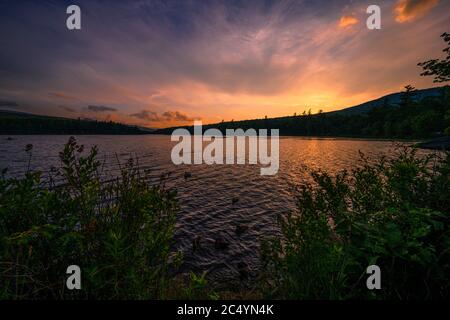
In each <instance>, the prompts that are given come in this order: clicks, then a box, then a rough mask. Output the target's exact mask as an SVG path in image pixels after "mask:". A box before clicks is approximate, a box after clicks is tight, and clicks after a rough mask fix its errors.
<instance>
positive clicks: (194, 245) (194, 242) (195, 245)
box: [192, 236, 202, 252]
mask: <svg viewBox="0 0 450 320" xmlns="http://www.w3.org/2000/svg"><path fill="white" fill-rule="evenodd" d="M201 241H202V237H201V236H196V237H195V238H194V240H192V252H195V251H197V250H198V249H200V247H201Z"/></svg>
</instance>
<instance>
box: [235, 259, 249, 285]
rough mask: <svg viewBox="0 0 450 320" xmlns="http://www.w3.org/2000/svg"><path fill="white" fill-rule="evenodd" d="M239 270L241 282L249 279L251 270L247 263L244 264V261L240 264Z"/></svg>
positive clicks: (238, 265)
mask: <svg viewBox="0 0 450 320" xmlns="http://www.w3.org/2000/svg"><path fill="white" fill-rule="evenodd" d="M237 269H238V272H239V279H240V280H241V281H242V280H246V279H248V277H249V275H250V270H249V268H248V265H247V264H246V263H245V262H243V261H241V262H238V264H237Z"/></svg>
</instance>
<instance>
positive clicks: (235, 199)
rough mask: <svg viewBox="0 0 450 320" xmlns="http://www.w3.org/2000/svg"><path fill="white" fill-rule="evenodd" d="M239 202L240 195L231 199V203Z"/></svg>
mask: <svg viewBox="0 0 450 320" xmlns="http://www.w3.org/2000/svg"><path fill="white" fill-rule="evenodd" d="M238 202H239V198H238V197H233V199H231V204H236V203H238Z"/></svg>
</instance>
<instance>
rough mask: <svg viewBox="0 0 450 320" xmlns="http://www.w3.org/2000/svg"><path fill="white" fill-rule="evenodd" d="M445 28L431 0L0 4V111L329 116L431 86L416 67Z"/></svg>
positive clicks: (217, 117) (178, 120)
mask: <svg viewBox="0 0 450 320" xmlns="http://www.w3.org/2000/svg"><path fill="white" fill-rule="evenodd" d="M70 4H77V5H79V6H80V8H81V11H82V18H81V24H82V29H81V30H75V31H70V30H68V29H67V28H66V18H67V16H68V15H67V14H66V7H67V6H68V5H70ZM370 4H378V5H379V6H380V7H381V10H382V29H381V30H368V29H367V27H366V19H367V17H368V14H367V13H366V8H367V7H368V6H369V5H370ZM445 31H447V32H450V1H444V0H441V1H439V0H386V1H382V0H380V1H351V0H349V1H343V0H336V1H329V0H327V1H301V0H298V1H256V0H255V1H252V0H242V1H236V0H233V1H186V0H180V1H153V0H136V1H106V0H89V1H77V0H72V1H55V0H42V1H17V0H14V1H13V0H11V1H9V0H1V1H0V109H3V110H5V109H8V110H17V111H23V112H32V113H37V114H46V115H55V116H65V117H71V118H77V117H83V118H92V119H93V118H95V119H101V120H105V119H111V120H115V121H122V122H125V123H130V124H139V125H145V126H150V127H167V126H175V125H182V124H189V123H192V121H193V120H194V119H202V120H203V121H204V122H205V123H211V122H220V121H221V120H222V119H223V120H225V121H227V120H231V119H234V120H241V119H253V118H262V117H264V116H266V115H267V116H268V117H276V116H283V115H292V114H293V113H295V112H296V113H301V112H303V111H304V110H308V109H310V108H311V109H312V111H313V112H317V111H318V110H319V109H322V110H324V111H331V110H336V109H341V108H344V107H348V106H352V105H355V104H358V103H362V102H365V101H367V100H370V99H374V98H378V97H380V96H382V95H385V94H388V93H392V92H396V91H400V90H402V88H403V86H405V85H407V84H412V85H413V86H415V87H417V88H427V87H432V86H434V84H433V83H432V79H431V78H423V77H420V76H419V74H420V68H419V67H417V62H420V61H424V60H427V59H429V58H434V57H442V55H443V54H442V52H441V50H442V49H443V48H444V42H443V41H442V40H441V38H440V37H439V36H440V35H441V34H442V33H443V32H445Z"/></svg>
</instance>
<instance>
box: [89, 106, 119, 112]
mask: <svg viewBox="0 0 450 320" xmlns="http://www.w3.org/2000/svg"><path fill="white" fill-rule="evenodd" d="M88 110H89V111H93V112H107V111H117V109H115V108H111V107H105V106H93V105H90V106H88Z"/></svg>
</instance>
